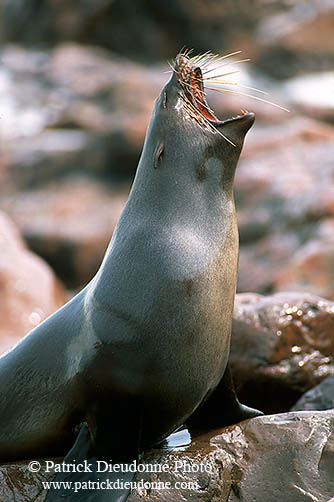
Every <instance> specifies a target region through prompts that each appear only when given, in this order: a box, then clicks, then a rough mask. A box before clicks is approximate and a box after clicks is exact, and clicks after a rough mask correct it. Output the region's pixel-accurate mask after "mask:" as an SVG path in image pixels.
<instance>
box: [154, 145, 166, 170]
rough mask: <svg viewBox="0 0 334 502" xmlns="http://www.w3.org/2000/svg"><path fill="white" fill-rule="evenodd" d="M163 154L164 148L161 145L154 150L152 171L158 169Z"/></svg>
mask: <svg viewBox="0 0 334 502" xmlns="http://www.w3.org/2000/svg"><path fill="white" fill-rule="evenodd" d="M163 154H164V146H163V145H162V144H161V145H159V146H158V148H157V149H156V152H155V155H154V169H158V167H159V165H160V163H161V161H162V157H163Z"/></svg>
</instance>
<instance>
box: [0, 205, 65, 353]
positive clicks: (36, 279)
mask: <svg viewBox="0 0 334 502" xmlns="http://www.w3.org/2000/svg"><path fill="white" fill-rule="evenodd" d="M0 297H1V302H0V319H1V322H0V353H2V352H5V351H6V350H8V349H9V348H10V347H12V346H13V345H14V344H15V343H16V342H17V341H18V340H19V339H20V338H22V336H24V335H25V334H26V333H27V332H28V331H30V330H31V329H33V328H34V327H35V326H37V325H38V324H39V323H40V322H42V321H43V320H44V319H45V318H46V317H48V316H49V315H50V314H52V313H53V312H54V311H55V310H57V309H58V308H59V307H61V306H62V305H63V304H64V303H65V302H66V300H67V293H66V291H65V290H64V288H63V286H62V285H61V283H60V282H59V281H58V280H57V279H56V277H55V275H54V273H53V271H52V270H51V268H50V267H49V266H48V265H47V264H46V263H45V262H44V261H43V260H42V259H41V258H39V257H38V256H36V255H35V254H34V253H32V252H31V251H29V250H28V249H27V247H26V245H25V243H24V241H23V239H22V237H21V235H20V233H19V231H18V230H17V228H16V227H15V226H14V224H13V223H12V222H11V221H10V219H9V218H8V217H7V216H6V215H5V214H4V213H2V212H0Z"/></svg>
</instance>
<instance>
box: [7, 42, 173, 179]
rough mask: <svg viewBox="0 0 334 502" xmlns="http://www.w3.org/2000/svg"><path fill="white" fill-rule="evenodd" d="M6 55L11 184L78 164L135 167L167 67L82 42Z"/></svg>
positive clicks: (93, 170) (100, 170) (106, 172)
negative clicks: (145, 63) (142, 62)
mask: <svg viewBox="0 0 334 502" xmlns="http://www.w3.org/2000/svg"><path fill="white" fill-rule="evenodd" d="M30 59H31V62H30V63H27V62H24V61H26V60H27V61H29V60H30ZM0 61H1V69H0V107H1V113H2V116H1V124H0V126H1V130H0V136H1V140H2V152H1V155H2V157H3V159H4V164H5V166H6V176H7V185H9V186H10V185H12V186H14V188H15V187H19V188H21V189H22V188H24V187H27V186H28V187H30V186H36V185H41V184H43V183H45V182H48V181H50V180H54V179H59V178H60V177H61V176H64V175H67V174H68V173H71V172H73V171H74V172H80V173H83V172H88V173H90V174H94V175H99V176H104V177H106V176H110V175H114V176H118V177H119V176H123V177H124V176H127V177H129V176H130V175H133V173H134V172H135V168H136V166H137V162H138V157H139V154H140V151H141V148H142V144H143V140H144V137H145V131H146V127H147V124H148V122H149V118H150V115H151V112H152V108H153V103H154V100H155V98H156V96H157V94H158V93H159V92H160V89H161V86H162V84H163V82H165V80H166V75H165V74H164V71H165V67H164V68H163V69H162V68H155V69H150V68H145V67H143V66H141V65H138V64H135V63H131V62H129V61H127V60H123V59H121V58H117V57H115V56H114V55H112V54H110V53H108V52H107V51H103V50H98V49H96V48H89V47H86V48H83V47H80V46H77V45H75V44H65V45H61V46H59V47H57V48H56V49H54V50H53V51H46V50H44V51H43V52H42V51H34V50H32V51H29V50H26V49H23V48H18V47H6V48H4V49H2V51H1V52H0Z"/></svg>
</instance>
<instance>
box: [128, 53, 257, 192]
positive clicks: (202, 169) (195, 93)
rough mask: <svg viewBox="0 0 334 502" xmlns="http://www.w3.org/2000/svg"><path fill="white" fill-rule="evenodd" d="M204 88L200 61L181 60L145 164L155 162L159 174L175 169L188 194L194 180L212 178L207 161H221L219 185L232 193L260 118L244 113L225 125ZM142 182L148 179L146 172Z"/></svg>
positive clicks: (157, 112) (160, 101)
mask: <svg viewBox="0 0 334 502" xmlns="http://www.w3.org/2000/svg"><path fill="white" fill-rule="evenodd" d="M204 71H205V70H204ZM204 82H205V79H204V78H203V72H202V69H201V66H200V65H198V64H196V61H193V60H192V59H190V58H189V57H187V56H186V55H183V54H179V55H178V56H177V57H176V58H175V61H174V64H173V66H172V75H171V77H170V79H169V81H168V82H167V83H166V85H165V86H164V88H163V89H162V91H161V93H160V95H159V97H158V98H157V100H156V103H155V107H154V111H153V115H152V119H151V122H150V126H149V128H148V131H147V135H146V140H145V144H144V149H143V154H142V159H141V160H142V161H141V164H143V163H144V162H145V165H147V160H148V158H151V159H152V161H151V163H152V164H153V167H154V169H156V170H158V171H163V168H164V166H165V165H166V164H167V163H168V166H169V169H171V166H174V168H177V169H178V172H177V173H176V172H175V176H177V180H178V183H179V184H181V185H182V186H183V188H184V189H186V187H185V183H187V184H188V185H189V175H191V176H194V175H195V176H196V177H197V178H198V180H199V181H204V179H206V178H207V177H208V175H209V174H210V169H209V170H208V169H207V165H206V164H207V162H204V163H203V156H204V158H205V159H206V160H209V159H210V158H215V159H218V160H219V162H220V169H219V179H218V181H219V183H218V185H219V184H222V183H223V184H224V189H225V190H230V191H231V190H232V185H233V178H234V171H235V167H236V165H237V161H238V159H239V156H240V152H241V149H242V146H243V142H244V138H245V135H246V133H247V131H248V130H249V129H250V127H251V126H252V124H253V123H254V120H255V115H254V113H252V112H245V111H242V112H241V115H238V116H236V117H232V118H229V119H226V120H219V119H218V118H217V117H216V115H215V113H214V112H213V110H212V109H211V108H210V107H209V105H208V102H207V99H206V93H205V87H204ZM196 159H198V162H196ZM180 165H182V169H180ZM211 171H214V169H211ZM138 176H142V173H141V166H139V169H138ZM168 176H170V172H169V173H168ZM213 177H215V176H214V174H213ZM182 179H184V183H183V182H182Z"/></svg>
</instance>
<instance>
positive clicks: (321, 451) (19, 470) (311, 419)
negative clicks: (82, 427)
mask: <svg viewBox="0 0 334 502" xmlns="http://www.w3.org/2000/svg"><path fill="white" fill-rule="evenodd" d="M333 430H334V412H333V411H318V412H315V411H314V412H291V413H283V414H281V415H273V416H263V417H257V418H254V419H252V420H246V421H244V422H242V423H240V424H237V425H234V426H231V427H227V428H225V429H222V430H216V431H211V432H209V433H207V434H206V435H203V436H200V437H198V438H194V439H193V441H192V443H191V445H190V446H188V447H183V448H180V449H177V448H176V449H174V450H151V451H148V452H146V454H145V456H144V457H143V459H142V460H141V463H142V464H149V465H151V466H152V467H153V468H154V469H155V470H157V464H159V465H164V466H165V467H164V469H165V472H161V473H160V472H159V473H158V474H156V473H153V474H152V473H142V474H137V476H136V478H135V480H136V481H137V482H140V481H143V482H144V483H149V485H148V487H144V488H138V489H133V490H132V491H131V494H130V496H129V498H128V502H139V501H143V500H145V501H147V502H175V501H176V500H182V501H184V502H187V501H189V502H190V501H199V500H201V501H203V502H206V501H207V502H212V501H219V502H237V501H240V500H242V501H243V502H253V501H261V502H262V500H264V499H263V495H264V494H265V500H266V501H270V502H271V501H274V500H276V499H277V494H279V498H281V499H282V500H284V501H286V502H305V500H317V501H319V502H320V501H321V502H323V501H326V502H327V501H328V502H329V501H330V500H331V499H330V497H331V496H332V495H333V493H334V481H333V476H332V472H333V465H334V454H333V451H334V436H333ZM54 461H55V462H57V463H58V462H61V459H54ZM176 462H181V463H182V467H181V468H179V467H178V466H179V465H180V464H176ZM176 466H177V467H178V468H177V470H176ZM196 471H202V472H196ZM53 476H54V474H51V473H46V472H45V464H44V462H43V461H41V470H40V471H39V472H37V473H30V472H29V470H28V463H27V462H16V463H12V464H3V465H1V466H0V491H1V494H2V495H3V496H4V497H5V500H6V502H42V500H43V498H44V496H45V493H46V492H45V490H43V484H42V483H43V482H44V481H51V480H52V479H53ZM157 482H160V483H164V484H165V487H164V489H159V488H156V487H155V486H154V483H155V484H157ZM166 483H170V485H169V486H168V487H166ZM177 483H178V485H177ZM150 484H151V486H150ZM144 486H145V485H144ZM160 486H161V485H160Z"/></svg>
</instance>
